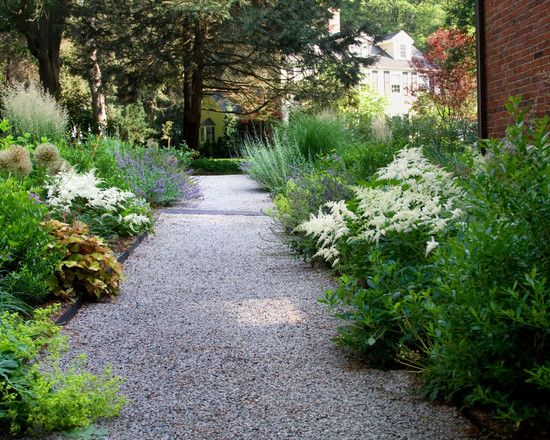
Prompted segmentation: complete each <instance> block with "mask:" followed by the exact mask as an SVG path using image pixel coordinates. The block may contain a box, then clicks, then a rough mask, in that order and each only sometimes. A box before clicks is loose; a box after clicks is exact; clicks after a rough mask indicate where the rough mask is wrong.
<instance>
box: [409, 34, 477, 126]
mask: <svg viewBox="0 0 550 440" xmlns="http://www.w3.org/2000/svg"><path fill="white" fill-rule="evenodd" d="M427 44H428V49H427V50H426V53H425V55H424V57H415V58H413V59H412V60H411V65H412V67H413V68H414V69H415V70H416V71H417V72H418V73H419V74H421V75H424V76H426V77H427V78H428V80H429V88H428V89H427V90H425V91H422V92H420V94H421V95H422V96H419V98H420V99H419V100H418V101H417V103H418V105H419V106H422V105H424V104H425V103H426V101H428V103H429V104H432V105H433V107H435V109H436V111H437V112H438V113H439V114H440V116H442V117H448V118H452V119H456V118H467V119H470V118H473V117H474V116H475V91H476V87H477V85H476V75H475V66H476V63H475V39H474V37H473V36H471V35H469V34H467V33H465V32H462V31H460V30H457V29H439V30H437V31H435V32H434V33H433V34H432V35H430V36H429V37H428V40H427ZM426 98H427V99H426ZM417 107H418V106H417ZM417 110H421V109H419V108H417Z"/></svg>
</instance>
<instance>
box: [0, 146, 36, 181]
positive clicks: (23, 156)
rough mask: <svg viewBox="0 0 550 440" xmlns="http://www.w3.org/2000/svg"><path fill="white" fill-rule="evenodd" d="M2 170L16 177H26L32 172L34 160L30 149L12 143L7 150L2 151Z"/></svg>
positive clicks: (0, 159)
mask: <svg viewBox="0 0 550 440" xmlns="http://www.w3.org/2000/svg"><path fill="white" fill-rule="evenodd" d="M0 171H3V172H4V173H7V174H9V175H12V176H16V177H26V176H28V175H29V174H30V173H31V172H32V162H31V156H30V153H29V150H27V149H26V148H24V147H22V146H20V145H12V146H11V147H9V148H8V149H7V150H2V151H0Z"/></svg>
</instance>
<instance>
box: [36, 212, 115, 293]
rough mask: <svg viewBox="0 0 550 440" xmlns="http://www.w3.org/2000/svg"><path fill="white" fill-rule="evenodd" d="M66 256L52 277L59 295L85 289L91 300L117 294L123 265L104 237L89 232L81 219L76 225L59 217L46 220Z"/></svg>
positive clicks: (52, 286)
mask: <svg viewBox="0 0 550 440" xmlns="http://www.w3.org/2000/svg"><path fill="white" fill-rule="evenodd" d="M47 226H48V227H49V229H50V231H51V234H52V235H53V237H54V238H55V239H56V240H57V242H58V244H57V246H59V247H61V249H62V250H63V251H64V253H65V256H64V258H63V260H62V261H61V262H60V263H59V265H58V270H57V273H56V274H55V275H54V276H52V278H51V280H50V287H51V289H52V290H53V291H54V292H55V293H56V294H58V295H61V296H63V297H70V296H72V295H73V294H74V293H75V292H79V291H80V292H83V293H85V294H86V295H87V296H89V297H91V298H92V299H100V298H104V297H113V296H116V295H117V294H118V292H119V288H120V281H121V279H122V266H121V265H120V263H119V262H118V261H117V259H116V257H115V255H114V253H113V251H112V250H111V249H110V248H109V247H108V246H107V245H106V244H105V243H104V242H103V240H102V239H101V238H99V237H97V236H95V235H91V234H89V232H88V226H87V225H86V224H84V223H82V222H78V221H76V222H74V223H73V225H69V224H67V223H63V222H60V221H57V220H49V221H48V222H47Z"/></svg>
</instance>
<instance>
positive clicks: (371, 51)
mask: <svg viewBox="0 0 550 440" xmlns="http://www.w3.org/2000/svg"><path fill="white" fill-rule="evenodd" d="M400 33H403V34H405V35H406V36H407V37H408V38H409V39H410V40H411V43H412V38H410V36H409V34H407V33H406V32H405V31H397V32H392V33H391V34H388V35H386V36H384V37H382V40H381V41H387V40H391V39H392V38H394V37H395V36H396V35H398V34H400ZM358 40H359V42H360V43H359V46H358V47H357V48H359V47H360V48H361V49H362V50H361V52H362V54H363V56H367V57H376V58H377V61H376V62H375V63H374V64H373V65H372V68H374V69H412V67H411V63H410V60H403V59H396V58H393V57H392V56H391V55H390V54H389V53H388V52H386V51H385V50H384V49H382V48H381V47H380V46H379V45H378V44H380V43H378V44H377V43H374V41H377V40H378V41H380V40H379V39H374V38H372V37H371V36H369V35H367V34H362V35H361V36H359V38H358ZM365 49H366V53H365ZM411 57H412V58H423V57H424V55H423V54H422V52H420V51H419V50H418V49H417V48H416V47H414V46H412V50H411Z"/></svg>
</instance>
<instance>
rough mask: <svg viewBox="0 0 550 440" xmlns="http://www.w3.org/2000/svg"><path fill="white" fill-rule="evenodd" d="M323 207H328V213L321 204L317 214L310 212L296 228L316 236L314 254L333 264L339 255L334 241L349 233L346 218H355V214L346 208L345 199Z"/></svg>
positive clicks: (336, 261)
mask: <svg viewBox="0 0 550 440" xmlns="http://www.w3.org/2000/svg"><path fill="white" fill-rule="evenodd" d="M324 207H325V208H328V209H329V212H328V213H326V212H324V211H325V210H324V209H323V206H322V207H320V208H319V214H318V215H317V216H315V215H313V214H311V216H310V219H309V220H308V221H306V222H303V223H302V224H301V225H300V226H298V228H297V230H299V231H303V232H305V233H306V235H312V236H314V237H316V238H317V245H318V247H319V251H318V252H317V253H316V254H315V256H316V257H317V256H318V257H322V258H324V259H325V260H326V261H329V262H332V264H333V265H335V264H337V263H338V255H339V253H338V250H337V249H336V243H337V242H338V240H340V239H341V238H342V237H345V236H346V235H347V234H348V233H349V228H348V226H347V220H355V219H357V216H356V215H355V214H354V213H353V212H352V211H350V210H349V209H348V207H347V205H346V201H345V200H341V201H339V202H328V203H326V204H325V205H324Z"/></svg>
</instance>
